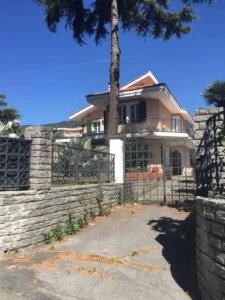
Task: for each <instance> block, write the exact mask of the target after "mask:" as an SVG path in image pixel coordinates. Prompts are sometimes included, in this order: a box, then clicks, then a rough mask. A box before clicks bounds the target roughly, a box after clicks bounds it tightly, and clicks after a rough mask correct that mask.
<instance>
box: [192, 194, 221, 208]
mask: <svg viewBox="0 0 225 300" xmlns="http://www.w3.org/2000/svg"><path fill="white" fill-rule="evenodd" d="M196 202H197V204H200V205H206V206H210V207H217V206H218V205H220V204H224V205H225V199H223V198H221V199H218V198H216V199H214V198H204V197H201V196H198V197H197V199H196ZM218 207H219V206H218Z"/></svg>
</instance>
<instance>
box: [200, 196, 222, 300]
mask: <svg viewBox="0 0 225 300" xmlns="http://www.w3.org/2000/svg"><path fill="white" fill-rule="evenodd" d="M196 236H197V237H196V242H197V253H196V255H197V275H198V286H199V290H200V295H201V299H202V300H219V299H225V199H208V198H202V197H198V198H197V229H196Z"/></svg>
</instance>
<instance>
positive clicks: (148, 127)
mask: <svg viewBox="0 0 225 300" xmlns="http://www.w3.org/2000/svg"><path fill="white" fill-rule="evenodd" d="M89 125H90V124H89V123H87V124H85V125H84V128H86V130H85V131H86V133H85V135H103V134H106V133H107V132H106V129H104V126H101V127H99V128H98V127H91V126H89ZM154 131H156V132H177V133H187V134H188V135H189V136H191V137H192V138H194V134H195V133H194V129H193V127H192V126H191V125H190V124H189V123H188V122H187V121H185V120H182V119H178V118H177V119H166V118H149V119H144V120H139V121H137V122H130V121H129V120H127V122H126V123H121V124H119V127H118V132H119V133H122V134H124V133H138V132H154Z"/></svg>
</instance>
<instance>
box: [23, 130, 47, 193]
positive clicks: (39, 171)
mask: <svg viewBox="0 0 225 300" xmlns="http://www.w3.org/2000/svg"><path fill="white" fill-rule="evenodd" d="M24 135H25V137H26V138H29V139H32V146H31V162H30V189H32V190H37V191H39V190H49V189H51V179H52V178H51V177H52V171H51V168H52V129H51V128H49V127H43V126H29V127H27V128H26V129H25V132H24Z"/></svg>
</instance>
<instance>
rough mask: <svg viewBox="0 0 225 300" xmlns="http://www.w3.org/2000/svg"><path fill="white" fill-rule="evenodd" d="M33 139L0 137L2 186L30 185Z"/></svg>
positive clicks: (0, 177) (0, 182)
mask: <svg viewBox="0 0 225 300" xmlns="http://www.w3.org/2000/svg"><path fill="white" fill-rule="evenodd" d="M31 142H32V141H31V140H25V139H17V138H7V137H0V188H17V187H28V186H29V185H30V153H31V152H30V151H31Z"/></svg>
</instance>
